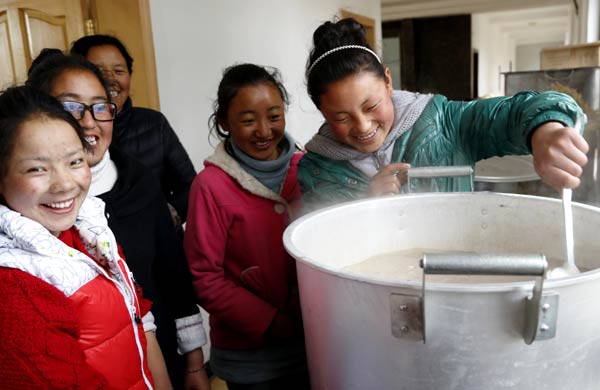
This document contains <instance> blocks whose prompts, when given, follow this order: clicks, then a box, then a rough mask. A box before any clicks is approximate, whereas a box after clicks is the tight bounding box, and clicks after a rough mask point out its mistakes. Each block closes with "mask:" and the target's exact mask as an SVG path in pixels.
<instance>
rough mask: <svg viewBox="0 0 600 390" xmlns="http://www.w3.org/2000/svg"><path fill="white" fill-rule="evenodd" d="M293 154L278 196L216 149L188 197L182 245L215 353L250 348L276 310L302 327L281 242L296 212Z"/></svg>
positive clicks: (289, 264)
mask: <svg viewBox="0 0 600 390" xmlns="http://www.w3.org/2000/svg"><path fill="white" fill-rule="evenodd" d="M300 157H301V154H295V155H294V157H293V158H292V161H291V164H290V167H289V169H288V172H287V176H286V178H285V182H284V184H283V188H282V190H281V193H280V194H276V193H274V192H273V191H271V190H269V189H268V188H267V187H265V186H263V185H262V184H261V183H260V182H259V181H258V180H256V179H255V178H254V177H253V176H251V175H250V174H248V173H247V172H245V171H244V170H243V169H242V168H241V167H240V166H239V164H238V163H237V162H236V161H235V160H234V159H233V158H232V157H230V156H229V155H228V154H227V153H226V152H225V150H224V148H223V145H222V144H221V145H219V147H217V150H216V151H215V154H214V155H213V156H211V157H210V158H209V159H208V160H207V161H206V162H205V169H204V170H203V171H202V172H200V173H199V174H198V176H197V177H196V179H195V180H194V182H193V184H192V188H191V190H190V201H189V211H188V218H187V224H186V230H185V240H184V246H185V250H186V254H187V258H188V262H189V264H190V269H191V272H192V278H193V284H194V288H195V290H196V294H197V295H198V299H199V301H200V305H201V306H202V307H203V308H204V309H205V310H206V311H207V312H208V313H209V314H210V337H211V342H212V344H213V345H214V346H216V347H219V348H227V349H248V348H255V347H259V346H261V345H263V343H265V341H266V340H265V338H264V335H265V332H266V330H267V329H268V327H269V325H270V324H271V321H272V320H273V318H274V317H275V314H276V312H277V310H281V311H283V312H285V313H286V314H288V315H290V316H292V317H293V318H294V319H296V321H297V323H298V324H300V323H301V317H300V307H299V299H298V289H297V280H296V269H295V263H294V260H293V258H292V257H291V256H290V255H288V253H287V252H286V251H285V249H284V246H283V240H282V235H283V231H284V230H285V228H286V227H287V226H288V224H289V223H290V220H291V218H292V215H294V214H295V212H298V211H299V207H300V206H301V204H300V197H301V194H300V189H299V186H298V183H297V181H296V172H297V165H298V161H299V160H300Z"/></svg>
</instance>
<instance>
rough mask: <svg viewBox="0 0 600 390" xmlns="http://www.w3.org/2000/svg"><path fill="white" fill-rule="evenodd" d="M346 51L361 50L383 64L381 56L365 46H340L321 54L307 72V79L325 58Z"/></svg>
mask: <svg viewBox="0 0 600 390" xmlns="http://www.w3.org/2000/svg"><path fill="white" fill-rule="evenodd" d="M345 49H361V50H364V51H367V52H369V53H371V54H373V56H374V57H375V58H377V61H379V63H380V64H381V60H380V59H379V56H378V55H377V54H376V53H375V52H374V51H373V50H371V49H369V48H368V47H364V46H360V45H345V46H339V47H336V48H334V49H331V50H329V51H326V52H325V53H323V54H321V55H320V56H319V58H317V59H316V60H315V62H313V63H312V65H311V66H310V68H308V71H307V72H306V78H308V76H310V72H312V70H313V69H314V68H315V66H316V65H317V64H318V63H319V61H321V60H322V59H323V58H325V57H327V56H328V55H330V54H331V53H335V52H337V51H340V50H345Z"/></svg>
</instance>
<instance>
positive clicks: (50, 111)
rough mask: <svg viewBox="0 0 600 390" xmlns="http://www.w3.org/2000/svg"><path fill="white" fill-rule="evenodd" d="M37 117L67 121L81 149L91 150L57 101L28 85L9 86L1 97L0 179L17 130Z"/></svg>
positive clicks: (75, 123)
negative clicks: (79, 142) (81, 146)
mask: <svg viewBox="0 0 600 390" xmlns="http://www.w3.org/2000/svg"><path fill="white" fill-rule="evenodd" d="M37 118H48V119H56V120H61V121H65V122H67V123H68V124H69V125H71V127H72V128H73V129H74V130H75V132H76V133H77V136H78V137H79V140H80V141H81V145H83V148H84V150H86V151H90V149H91V147H90V145H89V144H88V143H87V142H85V139H84V137H83V129H82V128H81V126H79V122H77V120H76V119H75V118H73V115H71V114H70V113H69V112H67V111H65V109H64V108H63V106H62V104H61V103H60V102H59V101H58V100H56V99H55V98H53V97H52V96H50V95H48V94H46V93H44V92H42V91H40V90H38V89H36V88H33V87H30V86H20V87H11V88H8V89H6V90H5V91H4V92H3V93H2V94H1V95H0V178H4V176H6V173H7V170H8V160H9V159H10V157H11V155H12V153H13V150H14V147H15V140H16V139H17V136H18V134H19V130H20V129H21V127H22V126H23V124H25V123H26V122H28V121H31V120H34V119H37Z"/></svg>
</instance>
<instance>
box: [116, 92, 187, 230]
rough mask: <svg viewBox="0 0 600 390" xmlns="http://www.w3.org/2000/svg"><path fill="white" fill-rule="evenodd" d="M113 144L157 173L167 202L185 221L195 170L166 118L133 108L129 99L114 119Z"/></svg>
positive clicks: (156, 113)
mask: <svg viewBox="0 0 600 390" xmlns="http://www.w3.org/2000/svg"><path fill="white" fill-rule="evenodd" d="M112 144H113V145H115V146H116V147H118V148H119V149H120V150H121V151H123V152H125V153H127V154H128V155H130V156H131V157H133V158H135V159H137V160H138V161H140V162H141V163H142V164H144V165H145V166H147V167H148V168H150V169H152V171H154V172H155V173H156V175H157V177H158V178H159V179H160V183H161V188H162V192H163V194H164V195H165V198H166V199H167V202H169V203H170V204H171V205H172V206H173V207H174V208H175V210H177V213H178V214H179V216H180V217H181V219H182V221H185V218H186V216H187V204H188V196H189V192H190V185H191V184H192V181H193V180H194V178H195V177H196V170H195V169H194V165H193V164H192V161H191V160H190V157H189V156H188V154H187V152H186V150H185V148H184V147H183V145H182V144H181V142H180V141H179V138H178V137H177V134H175V131H173V128H171V125H170V124H169V122H168V121H167V118H166V117H165V116H164V115H163V114H162V113H160V112H158V111H154V110H151V109H148V108H141V107H133V106H132V103H131V98H129V99H127V101H126V102H125V105H124V106H123V109H122V110H121V112H120V113H119V115H117V117H116V119H115V122H114V128H113V140H112Z"/></svg>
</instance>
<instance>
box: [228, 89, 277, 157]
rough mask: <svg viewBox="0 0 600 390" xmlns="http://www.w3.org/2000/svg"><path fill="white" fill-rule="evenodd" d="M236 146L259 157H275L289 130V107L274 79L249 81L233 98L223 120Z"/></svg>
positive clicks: (249, 154) (248, 153)
mask: <svg viewBox="0 0 600 390" xmlns="http://www.w3.org/2000/svg"><path fill="white" fill-rule="evenodd" d="M220 125H221V127H222V128H223V130H225V131H227V132H229V134H230V135H231V141H232V142H233V143H234V144H235V146H236V147H237V148H238V149H240V150H241V151H243V152H244V153H246V154H247V155H248V156H250V157H252V158H254V159H255V160H262V161H266V160H275V159H277V157H278V156H279V151H278V149H277V146H278V144H279V142H280V141H281V139H282V138H283V133H284V131H285V110H284V104H283V100H282V99H281V95H280V93H279V90H278V89H277V87H276V86H275V85H273V84H272V83H261V84H257V85H248V86H245V87H242V88H240V89H239V90H238V92H237V94H236V95H235V97H234V98H233V99H231V102H230V105H229V109H228V110H227V119H226V120H225V121H224V123H221V124H220Z"/></svg>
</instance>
